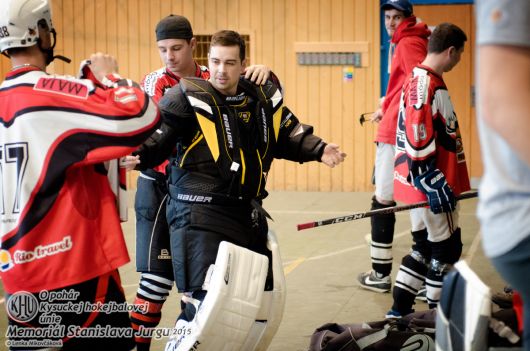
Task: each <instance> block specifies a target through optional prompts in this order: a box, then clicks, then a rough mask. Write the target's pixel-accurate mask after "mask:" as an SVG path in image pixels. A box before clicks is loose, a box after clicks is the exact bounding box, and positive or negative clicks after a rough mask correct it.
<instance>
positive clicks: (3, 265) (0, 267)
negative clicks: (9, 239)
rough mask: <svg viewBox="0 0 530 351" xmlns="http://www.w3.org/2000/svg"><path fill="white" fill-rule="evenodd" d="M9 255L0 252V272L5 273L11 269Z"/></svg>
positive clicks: (11, 262)
mask: <svg viewBox="0 0 530 351" xmlns="http://www.w3.org/2000/svg"><path fill="white" fill-rule="evenodd" d="M13 266H14V264H13V260H12V259H11V254H10V253H9V251H7V250H0V272H6V271H8V270H10V269H11V268H13Z"/></svg>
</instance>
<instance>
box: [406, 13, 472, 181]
mask: <svg viewBox="0 0 530 351" xmlns="http://www.w3.org/2000/svg"><path fill="white" fill-rule="evenodd" d="M473 11H474V7H473V5H415V6H414V13H415V14H416V16H417V17H419V18H421V20H422V21H423V22H425V23H427V25H429V27H431V28H434V27H435V26H436V25H437V24H439V23H442V22H451V23H454V24H456V25H457V26H459V27H460V28H462V30H463V31H464V32H465V33H466V35H467V38H468V41H467V42H466V46H465V49H464V54H463V55H462V59H461V61H460V63H459V64H458V65H457V66H456V67H455V68H454V69H453V70H452V71H451V72H449V73H446V74H444V80H445V82H446V84H447V87H448V88H449V95H450V96H451V100H452V101H453V104H454V106H455V111H456V114H457V116H458V122H459V124H460V130H461V132H462V139H463V142H464V150H465V152H466V157H467V165H468V170H469V175H470V177H472V178H478V177H480V176H481V175H482V161H481V158H480V145H479V141H478V133H477V128H476V121H475V106H474V101H473V99H474V98H473V96H472V95H473V88H474V60H475V53H474V47H475V31H474V28H475V23H474V13H473Z"/></svg>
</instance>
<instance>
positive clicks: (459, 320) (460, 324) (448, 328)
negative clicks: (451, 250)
mask: <svg viewBox="0 0 530 351" xmlns="http://www.w3.org/2000/svg"><path fill="white" fill-rule="evenodd" d="M454 267H455V270H453V271H451V272H450V273H449V274H447V276H446V278H445V280H444V285H443V290H442V297H441V299H440V304H439V306H438V309H437V316H436V338H435V340H436V350H437V351H438V350H440V351H441V350H486V349H487V348H488V347H487V340H488V324H489V317H490V315H491V300H490V299H491V292H490V289H489V288H488V287H487V286H486V285H485V284H484V283H483V282H482V281H481V280H480V278H479V277H478V276H477V275H476V274H475V273H474V272H473V271H472V270H471V269H470V268H469V266H468V265H467V264H466V263H465V261H459V262H458V263H456V264H455V266H454Z"/></svg>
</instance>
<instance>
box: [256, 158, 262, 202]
mask: <svg viewBox="0 0 530 351" xmlns="http://www.w3.org/2000/svg"><path fill="white" fill-rule="evenodd" d="M256 153H257V154H258V161H259V183H258V191H257V192H256V196H258V195H259V193H260V190H261V181H262V180H263V164H262V163H261V155H260V154H259V150H257V149H256Z"/></svg>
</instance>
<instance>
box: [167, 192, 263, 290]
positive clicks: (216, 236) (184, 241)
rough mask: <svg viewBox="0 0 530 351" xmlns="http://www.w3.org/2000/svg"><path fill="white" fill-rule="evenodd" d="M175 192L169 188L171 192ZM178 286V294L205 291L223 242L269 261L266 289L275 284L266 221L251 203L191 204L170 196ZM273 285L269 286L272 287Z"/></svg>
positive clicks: (172, 241)
mask: <svg viewBox="0 0 530 351" xmlns="http://www.w3.org/2000/svg"><path fill="white" fill-rule="evenodd" d="M172 188H174V187H173V186H172V185H170V193H171V191H172V190H171V189H172ZM167 219H168V224H169V229H170V241H171V252H172V262H173V272H174V276H175V282H176V285H177V288H178V290H179V292H194V291H199V290H202V284H203V282H204V279H205V277H206V272H207V271H208V268H209V267H210V265H212V264H214V263H215V259H216V257H217V251H218V248H219V244H220V243H221V241H228V242H231V243H233V244H235V245H238V246H241V247H244V248H247V249H249V250H252V251H255V252H257V253H260V254H263V255H265V256H267V257H268V258H269V273H268V277H267V282H268V283H267V284H266V287H267V286H268V285H270V284H272V281H271V279H272V269H271V262H272V259H271V252H270V251H269V250H268V249H267V232H268V224H267V220H266V218H265V216H264V214H263V213H262V211H260V210H259V209H257V208H255V207H254V206H252V205H251V204H250V203H249V202H243V201H234V202H232V203H225V204H214V203H212V204H203V203H188V202H184V201H179V200H176V196H170V197H169V201H168V204H167ZM269 282H270V283H269Z"/></svg>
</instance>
